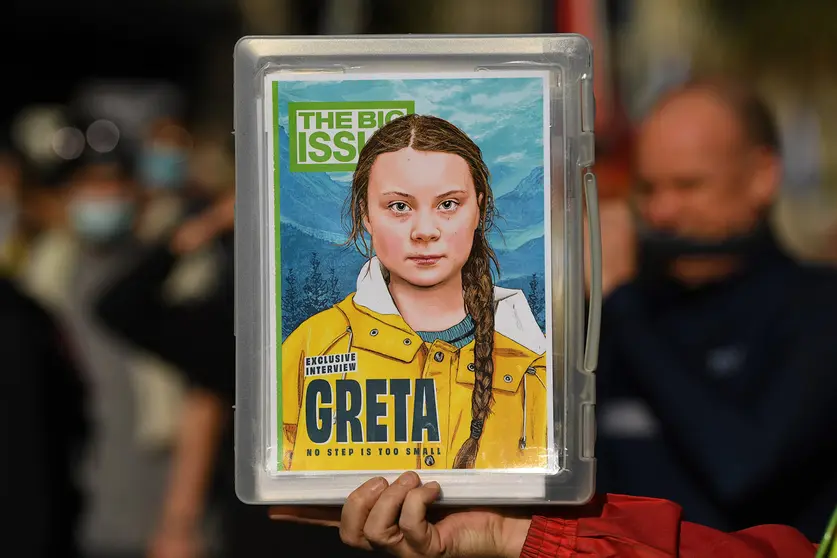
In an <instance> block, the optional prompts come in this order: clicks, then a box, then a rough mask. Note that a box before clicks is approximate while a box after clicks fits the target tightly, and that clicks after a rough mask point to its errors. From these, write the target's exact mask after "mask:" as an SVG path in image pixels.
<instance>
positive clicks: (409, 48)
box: [235, 35, 601, 505]
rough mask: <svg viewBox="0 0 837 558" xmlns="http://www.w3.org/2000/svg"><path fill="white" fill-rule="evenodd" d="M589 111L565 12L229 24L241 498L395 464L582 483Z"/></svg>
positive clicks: (441, 476)
mask: <svg viewBox="0 0 837 558" xmlns="http://www.w3.org/2000/svg"><path fill="white" fill-rule="evenodd" d="M593 117H594V106H593V97H592V52H591V48H590V44H589V42H588V41H587V40H586V39H585V38H584V37H581V36H578V35H526V36H416V35H410V36H337V37H334V36H331V37H247V38H244V39H242V40H240V41H239V43H238V44H237V45H236V48H235V139H236V161H237V171H236V172H237V192H236V196H237V199H236V204H237V205H236V225H235V234H236V312H237V314H236V320H235V321H236V347H237V366H236V382H237V395H236V408H235V418H236V421H235V422H236V424H235V441H236V473H235V474H236V490H237V492H238V495H239V498H241V500H242V501H244V502H247V503H253V504H278V503H299V504H312V503H316V504H341V503H343V502H344V501H345V498H346V497H347V496H348V495H349V494H350V493H351V492H352V491H353V490H354V489H355V488H357V487H358V486H359V485H361V484H362V483H363V482H365V481H366V480H368V479H369V478H371V477H374V476H384V477H386V478H388V479H389V480H393V479H394V478H395V477H397V476H398V475H399V474H400V473H402V472H403V471H405V470H415V471H417V472H418V473H419V475H420V476H421V478H422V480H424V481H430V480H436V481H438V482H439V483H440V485H441V486H442V498H441V500H440V502H439V503H440V504H491V505H505V504H508V505H512V504H514V505H518V504H525V503H536V504H547V503H549V504H563V505H573V504H583V503H585V502H587V501H588V500H589V499H590V498H591V497H592V495H593V492H594V486H595V482H594V481H595V457H594V452H593V448H594V439H595V424H594V405H595V384H594V376H593V372H594V370H595V367H596V356H597V352H598V336H599V317H600V311H601V310H600V301H601V273H600V267H601V255H600V245H601V243H600V239H599V230H598V226H599V223H598V209H597V197H596V182H595V177H594V176H593V174H592V172H590V170H589V167H590V166H591V165H592V164H593V157H594V136H593V127H592V126H593ZM585 200H586V215H587V217H588V218H587V219H585V218H584V215H585V206H584V204H585ZM585 226H589V228H590V243H591V246H592V249H591V276H592V282H591V293H590V296H589V306H590V307H589V311H586V304H587V302H586V301H587V300H588V297H586V295H585V281H584V248H583V241H584V227H585ZM494 263H498V264H499V267H498V266H495V265H493V264H494Z"/></svg>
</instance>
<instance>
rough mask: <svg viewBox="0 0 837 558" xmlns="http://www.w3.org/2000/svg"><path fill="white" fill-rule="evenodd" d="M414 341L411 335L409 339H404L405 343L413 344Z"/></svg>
mask: <svg viewBox="0 0 837 558" xmlns="http://www.w3.org/2000/svg"><path fill="white" fill-rule="evenodd" d="M412 343H413V342H412V340H410V338H409V337H408V338H407V339H405V340H404V344H405V345H411V344H412Z"/></svg>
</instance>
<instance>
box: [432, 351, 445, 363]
mask: <svg viewBox="0 0 837 558" xmlns="http://www.w3.org/2000/svg"><path fill="white" fill-rule="evenodd" d="M433 359H434V360H435V361H436V362H442V361H443V360H445V355H444V354H443V353H442V351H436V354H435V355H433Z"/></svg>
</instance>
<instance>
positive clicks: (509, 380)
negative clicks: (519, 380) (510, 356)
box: [503, 374, 512, 384]
mask: <svg viewBox="0 0 837 558" xmlns="http://www.w3.org/2000/svg"><path fill="white" fill-rule="evenodd" d="M503 381H504V382H506V383H507V384H510V383H511V381H512V377H511V374H506V375H505V376H503Z"/></svg>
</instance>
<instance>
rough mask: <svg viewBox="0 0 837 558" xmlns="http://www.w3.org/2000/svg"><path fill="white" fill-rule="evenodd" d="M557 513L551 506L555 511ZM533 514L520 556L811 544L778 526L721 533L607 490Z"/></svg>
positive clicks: (728, 552)
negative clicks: (572, 508) (551, 513)
mask: <svg viewBox="0 0 837 558" xmlns="http://www.w3.org/2000/svg"><path fill="white" fill-rule="evenodd" d="M556 512H557V510H556ZM560 514H561V516H562V517H561V518H557V517H548V516H543V515H536V516H534V517H533V518H532V525H531V527H530V528H529V534H528V536H527V537H526V543H525V544H524V546H523V552H522V553H521V554H520V556H521V558H559V557H560V558H575V557H583V556H591V557H611V556H612V557H619V558H670V557H678V558H808V557H813V556H814V555H815V554H816V551H817V546H816V545H814V544H812V543H811V542H810V541H809V540H808V539H807V538H805V537H804V536H803V535H802V534H801V533H800V532H799V531H797V530H795V529H793V528H791V527H787V526H784V525H761V526H759V527H752V528H750V529H745V530H743V531H738V532H735V533H724V532H721V531H716V530H714V529H710V528H708V527H703V526H701V525H697V524H694V523H689V522H687V521H683V520H682V519H681V508H680V506H678V505H677V504H675V503H673V502H669V501H667V500H657V499H654V498H636V497H631V496H618V495H613V494H608V495H606V496H603V497H601V498H600V499H598V500H595V501H594V502H591V504H590V505H588V506H584V507H582V508H580V509H579V511H578V512H577V514H574V515H576V517H569V518H568V516H567V508H561V509H560Z"/></svg>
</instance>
